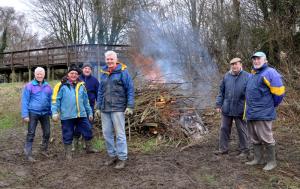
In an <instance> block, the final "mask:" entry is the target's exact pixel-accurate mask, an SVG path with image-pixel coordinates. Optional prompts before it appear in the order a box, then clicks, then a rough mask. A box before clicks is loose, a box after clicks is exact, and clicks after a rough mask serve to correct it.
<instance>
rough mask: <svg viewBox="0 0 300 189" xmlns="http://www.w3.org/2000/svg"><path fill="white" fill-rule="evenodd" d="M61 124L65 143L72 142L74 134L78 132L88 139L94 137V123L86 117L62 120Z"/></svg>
mask: <svg viewBox="0 0 300 189" xmlns="http://www.w3.org/2000/svg"><path fill="white" fill-rule="evenodd" d="M61 126H62V135H63V142H64V144H72V141H73V137H74V135H75V134H78V133H79V134H80V135H82V136H83V138H84V140H86V141H89V140H91V139H92V138H93V133H92V125H91V123H90V122H89V119H88V118H86V117H81V118H74V119H67V120H61ZM75 131H76V133H75ZM80 135H79V136H80Z"/></svg>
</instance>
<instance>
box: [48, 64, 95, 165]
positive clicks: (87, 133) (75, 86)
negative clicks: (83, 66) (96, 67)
mask: <svg viewBox="0 0 300 189" xmlns="http://www.w3.org/2000/svg"><path fill="white" fill-rule="evenodd" d="M80 73H81V71H80V69H79V68H78V67H77V66H75V65H72V66H70V68H69V69H68V73H67V75H66V76H65V77H64V78H63V80H62V81H61V82H59V83H58V84H57V85H56V86H55V87H54V90H53V95H52V106H51V110H52V119H53V121H58V119H59V118H60V120H61V125H62V136H63V143H64V148H65V156H66V159H68V160H70V159H72V151H71V150H72V145H71V144H72V141H73V137H74V132H75V130H78V131H79V132H80V133H81V134H82V136H83V138H84V140H85V141H86V146H87V147H86V148H87V152H89V150H90V149H91V146H92V144H91V140H92V138H93V135H92V126H91V124H90V121H92V120H93V112H92V109H91V107H90V104H89V100H88V95H87V91H86V88H85V85H84V82H82V81H81V80H80V79H79V74H80Z"/></svg>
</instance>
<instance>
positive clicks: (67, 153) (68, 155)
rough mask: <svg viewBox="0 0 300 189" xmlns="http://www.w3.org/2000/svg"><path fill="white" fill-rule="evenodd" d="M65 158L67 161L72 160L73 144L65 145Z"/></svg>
mask: <svg viewBox="0 0 300 189" xmlns="http://www.w3.org/2000/svg"><path fill="white" fill-rule="evenodd" d="M64 147H65V157H66V160H71V159H72V145H71V144H65V145H64Z"/></svg>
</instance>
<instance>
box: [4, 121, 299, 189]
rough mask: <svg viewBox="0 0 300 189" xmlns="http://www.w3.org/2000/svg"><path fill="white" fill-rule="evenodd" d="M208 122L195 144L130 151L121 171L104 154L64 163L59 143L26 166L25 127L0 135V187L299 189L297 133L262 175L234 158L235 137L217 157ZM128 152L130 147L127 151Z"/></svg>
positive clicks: (286, 137) (283, 142) (284, 140)
mask: <svg viewBox="0 0 300 189" xmlns="http://www.w3.org/2000/svg"><path fill="white" fill-rule="evenodd" d="M212 120H213V119H211V121H208V122H207V124H208V127H209V129H210V134H209V135H208V136H207V137H206V140H204V141H203V142H201V143H200V144H198V145H195V146H192V147H190V148H186V149H185V150H184V151H180V148H175V149H174V148H166V147H165V148H162V149H160V150H159V151H156V152H152V153H150V154H142V153H132V152H131V153H129V158H130V159H129V161H128V164H127V167H126V168H125V169H124V170H121V171H118V170H115V169H113V167H106V166H104V165H103V162H104V160H105V158H106V155H105V152H101V153H99V154H85V153H84V152H80V153H79V154H77V155H76V156H75V157H74V159H73V160H72V161H70V162H67V161H65V160H64V159H63V155H62V154H63V149H62V144H60V143H58V140H57V141H56V142H54V143H52V144H51V145H50V152H51V157H50V158H45V157H43V156H41V155H39V154H38V141H39V140H40V139H38V137H39V136H37V137H36V138H37V141H36V142H35V146H34V154H35V157H36V159H38V160H39V161H38V162H36V163H34V164H31V163H27V162H26V161H25V160H24V157H23V152H22V148H23V140H24V138H25V137H24V136H25V133H24V128H20V127H18V128H15V129H10V130H6V131H5V132H2V133H1V135H0V150H1V151H0V188H55V189H58V188H241V189H242V188H300V184H299V183H300V180H299V178H300V173H299V170H300V161H299V157H300V149H299V143H297V142H299V137H298V135H297V136H296V135H295V136H294V135H290V133H288V132H281V131H279V130H278V132H280V133H283V134H282V135H280V136H277V137H279V138H277V141H278V151H279V153H278V159H279V167H278V168H277V169H276V170H275V171H273V172H271V173H265V172H263V171H262V170H261V168H262V167H248V166H246V165H245V164H244V162H245V161H246V159H238V158H236V157H235V155H236V151H235V149H236V137H233V142H232V144H231V153H229V155H226V156H222V157H218V156H215V155H213V153H212V151H213V150H215V148H216V142H217V132H218V126H217V125H214V124H213V122H212ZM129 151H130V149H129Z"/></svg>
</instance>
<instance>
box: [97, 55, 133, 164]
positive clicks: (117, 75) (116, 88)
mask: <svg viewBox="0 0 300 189" xmlns="http://www.w3.org/2000/svg"><path fill="white" fill-rule="evenodd" d="M117 60H118V59H117V54H116V53H115V52H114V51H107V52H106V53H105V61H106V66H104V67H103V68H102V70H101V77H100V86H99V91H98V98H97V100H98V101H97V109H98V110H97V111H96V115H97V116H99V114H100V111H101V121H102V128H103V136H104V139H105V144H106V150H107V153H108V155H109V157H110V159H109V160H108V161H106V162H105V165H112V164H114V163H115V162H117V165H116V166H115V168H116V169H122V168H124V167H125V161H126V160H127V142H126V133H125V115H131V114H133V108H134V87H133V81H132V79H131V77H130V75H129V73H128V70H127V66H126V65H125V64H123V63H120V62H117ZM99 109H100V110H99ZM124 114H125V115H124ZM114 132H115V134H116V142H115V140H114V138H115V137H114Z"/></svg>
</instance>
